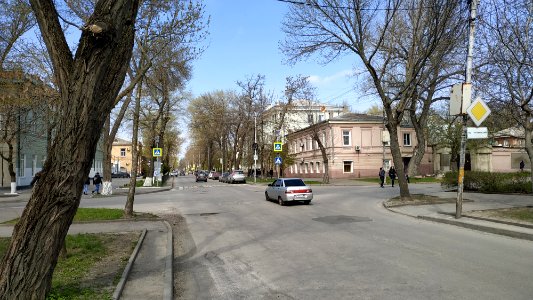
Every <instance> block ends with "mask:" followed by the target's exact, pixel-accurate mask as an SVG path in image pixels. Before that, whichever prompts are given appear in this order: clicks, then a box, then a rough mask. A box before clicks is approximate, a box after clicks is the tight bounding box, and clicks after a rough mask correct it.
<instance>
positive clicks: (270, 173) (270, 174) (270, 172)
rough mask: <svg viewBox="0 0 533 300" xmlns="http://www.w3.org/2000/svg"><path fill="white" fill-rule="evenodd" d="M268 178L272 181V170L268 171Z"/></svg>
mask: <svg viewBox="0 0 533 300" xmlns="http://www.w3.org/2000/svg"><path fill="white" fill-rule="evenodd" d="M268 176H270V179H272V176H274V171H273V170H272V169H270V171H268Z"/></svg>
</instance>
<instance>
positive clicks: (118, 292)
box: [113, 229, 146, 300]
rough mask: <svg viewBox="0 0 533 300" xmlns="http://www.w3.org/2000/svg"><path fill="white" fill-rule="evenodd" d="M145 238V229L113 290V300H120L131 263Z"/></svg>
mask: <svg viewBox="0 0 533 300" xmlns="http://www.w3.org/2000/svg"><path fill="white" fill-rule="evenodd" d="M145 236H146V229H144V230H143V232H142V233H141V237H140V238H139V241H138V242H137V246H135V249H134V250H133V253H132V254H131V256H130V259H129V260H128V264H127V265H126V268H125V269H124V272H122V276H121V277H120V281H119V282H118V284H117V287H116V288H115V292H114V293H113V299H114V300H116V299H120V296H121V295H122V291H123V290H124V286H125V285H126V280H127V279H128V276H129V275H130V272H131V268H132V267H133V263H134V262H135V259H136V258H137V254H139V251H140V250H141V245H142V243H143V241H144V237H145Z"/></svg>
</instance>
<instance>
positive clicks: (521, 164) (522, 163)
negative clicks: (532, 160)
mask: <svg viewBox="0 0 533 300" xmlns="http://www.w3.org/2000/svg"><path fill="white" fill-rule="evenodd" d="M525 165H526V164H525V163H524V160H521V161H520V172H523V171H524V167H525Z"/></svg>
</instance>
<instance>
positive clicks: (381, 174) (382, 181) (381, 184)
mask: <svg viewBox="0 0 533 300" xmlns="http://www.w3.org/2000/svg"><path fill="white" fill-rule="evenodd" d="M379 181H380V186H381V187H382V188H383V183H384V182H385V170H383V168H379Z"/></svg>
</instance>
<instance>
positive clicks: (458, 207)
mask: <svg viewBox="0 0 533 300" xmlns="http://www.w3.org/2000/svg"><path fill="white" fill-rule="evenodd" d="M477 1H478V0H469V2H470V18H469V20H468V23H469V37H468V54H467V56H466V74H465V84H467V85H468V84H470V83H471V81H472V60H473V56H474V54H473V53H474V29H475V21H476V10H477ZM471 100H472V99H468V102H467V103H468V105H470V103H471ZM462 118H463V120H462V121H463V133H462V134H461V149H460V154H459V177H458V178H457V183H458V185H457V202H456V203H455V218H456V219H459V218H461V214H462V212H463V189H464V177H465V152H466V134H467V127H466V122H467V121H468V116H467V115H466V114H464V113H463V116H462Z"/></svg>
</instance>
